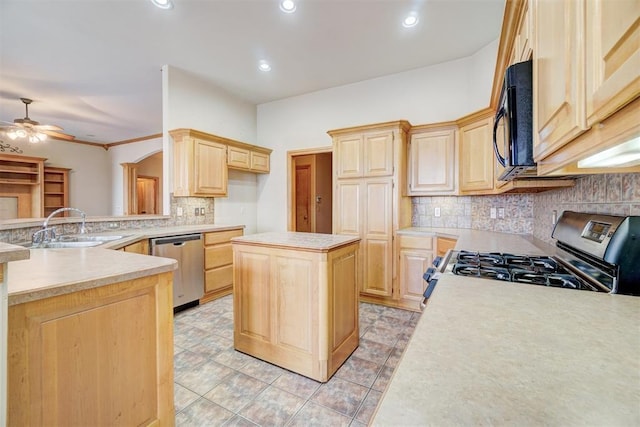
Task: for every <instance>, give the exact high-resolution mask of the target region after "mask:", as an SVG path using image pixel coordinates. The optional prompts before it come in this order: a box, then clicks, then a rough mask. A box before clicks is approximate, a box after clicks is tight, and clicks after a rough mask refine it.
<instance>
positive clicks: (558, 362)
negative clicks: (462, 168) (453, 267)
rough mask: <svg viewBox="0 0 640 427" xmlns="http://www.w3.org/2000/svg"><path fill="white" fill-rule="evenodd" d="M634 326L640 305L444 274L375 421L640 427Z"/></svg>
mask: <svg viewBox="0 0 640 427" xmlns="http://www.w3.org/2000/svg"><path fill="white" fill-rule="evenodd" d="M412 232H414V233H418V232H425V233H435V234H436V235H452V236H454V237H456V236H458V237H459V240H458V244H457V248H459V249H467V250H499V251H505V252H507V251H512V252H525V253H533V254H539V253H548V250H549V248H550V247H549V246H548V245H547V246H545V245H544V244H540V242H536V241H535V240H532V239H531V238H530V237H525V236H522V237H520V236H515V235H506V234H503V233H492V232H482V231H476V230H458V231H456V230H453V229H452V230H448V231H446V232H443V231H442V230H439V229H421V230H417V229H414V230H412ZM461 242H462V244H461ZM534 243H535V245H534ZM540 247H542V248H544V250H541V249H538V248H540ZM638 325H640V298H639V297H633V296H625V295H609V294H606V293H596V292H589V291H578V290H571V289H562V288H551V287H545V286H534V285H528V284H517V283H505V282H500V281H495V280H488V279H479V278H467V277H462V276H455V275H452V274H445V275H443V276H442V277H441V278H440V280H439V281H438V284H437V286H436V288H435V290H434V292H433V294H432V295H431V298H430V299H429V301H428V303H427V306H426V308H425V309H424V312H423V314H422V316H421V318H420V321H419V322H418V324H417V326H416V329H415V331H414V334H413V336H412V338H411V340H410V342H409V345H408V346H407V349H406V350H405V353H404V354H403V356H402V359H401V362H400V364H399V365H398V367H397V369H396V371H395V372H394V375H393V377H392V379H391V381H390V384H389V386H388V388H387V390H386V391H385V394H384V396H383V397H382V399H381V401H380V403H379V405H378V408H377V411H376V414H375V417H374V419H373V421H372V424H373V425H379V426H396V425H403V426H412V425H421V426H423V425H563V426H569V425H611V426H614V425H615V426H627V425H640V359H639V358H638V355H639V354H640V329H639V328H640V327H639V326H638Z"/></svg>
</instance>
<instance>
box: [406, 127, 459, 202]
mask: <svg viewBox="0 0 640 427" xmlns="http://www.w3.org/2000/svg"><path fill="white" fill-rule="evenodd" d="M457 130H458V127H457V125H456V124H455V122H449V123H441V124H437V125H423V126H414V127H412V128H411V130H410V131H409V145H408V165H407V167H408V171H407V174H408V175H407V176H408V189H407V191H408V193H407V194H408V195H409V196H431V195H446V194H455V193H456V190H457V188H456V180H457V163H458V162H457V158H456V155H457V151H458V150H457V148H456V140H457V133H458V132H457Z"/></svg>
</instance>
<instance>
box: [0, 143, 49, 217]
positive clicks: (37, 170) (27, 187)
mask: <svg viewBox="0 0 640 427" xmlns="http://www.w3.org/2000/svg"><path fill="white" fill-rule="evenodd" d="M45 160H46V159H43V158H40V157H29V156H20V155H13V154H0V206H1V207H2V209H0V213H1V214H2V216H1V217H0V219H14V218H41V217H42V216H43V214H44V209H43V204H42V199H43V194H44V193H43V185H42V182H43V172H44V161H45Z"/></svg>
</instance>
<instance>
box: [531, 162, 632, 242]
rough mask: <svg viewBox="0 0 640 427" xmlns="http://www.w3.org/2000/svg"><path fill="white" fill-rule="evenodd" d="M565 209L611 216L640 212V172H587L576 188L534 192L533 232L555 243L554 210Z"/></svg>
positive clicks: (540, 237) (561, 210)
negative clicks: (552, 237) (600, 173)
mask: <svg viewBox="0 0 640 427" xmlns="http://www.w3.org/2000/svg"><path fill="white" fill-rule="evenodd" d="M565 210H570V211H576V212H595V213H601V214H611V215H625V216H626V215H640V174H639V173H627V174H604V175H588V176H584V177H581V178H578V179H577V180H576V185H575V187H573V188H563V189H559V190H553V191H547V192H544V193H539V194H535V195H534V203H533V235H534V236H535V237H537V238H539V239H541V240H544V241H546V242H550V243H551V242H553V240H552V239H551V231H552V230H553V211H556V214H557V216H560V214H561V213H562V212H564V211H565Z"/></svg>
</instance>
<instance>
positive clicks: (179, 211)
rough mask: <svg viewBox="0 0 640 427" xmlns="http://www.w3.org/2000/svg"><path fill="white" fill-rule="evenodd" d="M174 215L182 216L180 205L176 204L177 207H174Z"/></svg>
mask: <svg viewBox="0 0 640 427" xmlns="http://www.w3.org/2000/svg"><path fill="white" fill-rule="evenodd" d="M176 215H178V216H182V206H178V207H177V208H176Z"/></svg>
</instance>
